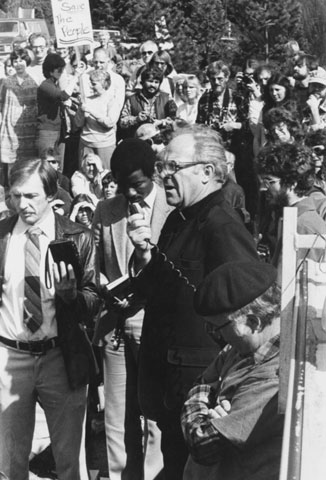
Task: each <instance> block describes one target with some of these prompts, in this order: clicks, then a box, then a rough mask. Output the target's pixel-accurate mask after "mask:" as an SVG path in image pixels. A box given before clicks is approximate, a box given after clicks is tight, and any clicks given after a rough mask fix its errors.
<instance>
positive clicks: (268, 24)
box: [228, 0, 307, 62]
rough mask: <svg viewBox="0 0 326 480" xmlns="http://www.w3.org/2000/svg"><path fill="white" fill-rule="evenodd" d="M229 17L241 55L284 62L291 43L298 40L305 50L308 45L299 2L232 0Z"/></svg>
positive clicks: (230, 0) (229, 5) (292, 0)
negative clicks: (238, 38) (236, 33)
mask: <svg viewBox="0 0 326 480" xmlns="http://www.w3.org/2000/svg"><path fill="white" fill-rule="evenodd" d="M228 18H229V19H230V20H231V21H232V22H233V23H234V24H235V25H236V26H237V28H238V30H239V34H240V52H239V53H240V55H242V56H243V54H245V55H246V56H250V55H256V56H258V57H263V58H264V57H265V59H267V60H268V59H271V60H274V61H276V62H282V61H283V59H284V45H285V43H286V42H287V41H288V40H290V39H294V40H297V41H298V42H299V44H300V45H301V46H302V47H304V46H305V45H306V43H307V42H306V39H305V36H304V32H303V23H302V5H301V2H300V1H297V0H277V1H275V0H229V2H228Z"/></svg>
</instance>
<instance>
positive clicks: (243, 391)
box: [181, 335, 283, 480]
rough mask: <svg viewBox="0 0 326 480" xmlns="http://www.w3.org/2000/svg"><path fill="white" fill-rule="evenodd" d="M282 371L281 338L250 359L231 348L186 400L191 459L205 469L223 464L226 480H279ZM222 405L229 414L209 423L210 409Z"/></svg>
mask: <svg viewBox="0 0 326 480" xmlns="http://www.w3.org/2000/svg"><path fill="white" fill-rule="evenodd" d="M278 367H279V335H277V336H275V337H274V338H272V339H271V340H270V341H268V342H266V343H265V344H263V345H262V346H261V347H260V348H259V349H258V350H257V351H256V352H255V353H254V354H253V355H248V356H241V355H240V354H239V353H238V352H237V351H236V350H235V349H234V348H233V347H231V346H230V345H228V346H227V347H225V349H224V350H223V351H222V352H221V353H220V354H219V355H218V357H217V359H216V361H215V362H213V363H212V364H211V365H210V366H209V367H208V369H207V370H206V371H205V372H204V374H203V377H202V382H203V384H202V385H197V386H195V387H193V388H192V389H191V390H190V392H189V394H188V399H187V401H186V402H185V405H184V408H183V412H182V417H181V423H182V428H183V433H184V436H185V439H186V442H187V445H188V447H189V448H190V452H191V455H192V457H193V459H194V460H195V461H197V462H198V463H200V464H203V465H215V464H216V463H219V462H220V469H221V470H220V471H219V473H220V472H222V473H221V478H223V480H231V479H232V480H233V479H237V480H238V479H239V480H240V479H242V480H244V479H247V478H248V479H249V478H250V479H252V480H253V479H255V480H256V479H259V480H260V479H261V480H263V479H264V478H269V479H272V478H273V479H274V478H275V479H276V478H278V470H279V462H280V450H281V440H282V431H283V430H282V428H283V417H282V416H281V415H278V414H277V394H278V386H279V378H278ZM222 400H228V401H229V402H230V404H231V410H230V412H229V414H228V415H226V416H225V417H221V418H217V419H211V418H210V415H209V409H214V408H215V407H216V406H217V405H218V404H219V403H220V402H221V401H222ZM266 472H269V473H268V475H267V476H266Z"/></svg>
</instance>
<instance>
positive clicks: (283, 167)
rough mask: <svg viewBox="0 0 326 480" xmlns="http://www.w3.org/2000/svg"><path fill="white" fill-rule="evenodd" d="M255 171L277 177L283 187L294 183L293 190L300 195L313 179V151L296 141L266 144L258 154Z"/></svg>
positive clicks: (304, 192)
mask: <svg viewBox="0 0 326 480" xmlns="http://www.w3.org/2000/svg"><path fill="white" fill-rule="evenodd" d="M257 173H258V174H259V175H272V176H274V177H278V178H280V180H281V185H282V186H285V187H293V186H294V185H295V189H294V192H295V193H296V194H297V195H298V196H299V197H302V196H304V195H306V194H307V193H308V192H309V190H310V189H311V188H312V186H313V184H314V180H315V162H314V156H313V152H312V150H311V149H310V148H308V147H306V146H304V145H300V144H298V143H275V144H271V145H268V146H266V147H264V148H263V149H262V150H261V151H260V152H259V154H258V158H257Z"/></svg>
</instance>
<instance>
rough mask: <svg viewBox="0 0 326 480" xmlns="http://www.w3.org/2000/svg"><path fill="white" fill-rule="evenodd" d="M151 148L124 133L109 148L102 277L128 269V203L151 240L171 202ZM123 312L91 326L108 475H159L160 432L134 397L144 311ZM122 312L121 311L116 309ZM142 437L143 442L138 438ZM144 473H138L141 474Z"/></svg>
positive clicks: (136, 478)
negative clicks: (111, 192)
mask: <svg viewBox="0 0 326 480" xmlns="http://www.w3.org/2000/svg"><path fill="white" fill-rule="evenodd" d="M155 159H156V157H155V153H154V151H153V150H152V149H151V147H150V146H149V144H148V143H146V142H144V141H143V140H139V139H133V138H131V139H127V140H124V141H123V142H121V143H120V144H119V145H118V146H117V147H116V149H115V151H114V152H113V155H112V160H111V169H112V174H113V176H114V178H115V179H116V181H117V184H118V190H119V192H120V194H117V195H116V196H115V197H113V198H110V199H107V200H104V201H102V202H99V203H98V205H97V208H96V211H95V214H94V219H93V228H94V232H95V239H96V243H97V245H98V249H99V254H100V262H101V273H102V275H103V278H102V283H103V282H104V283H107V282H108V281H109V282H114V281H115V280H117V279H119V278H120V277H122V276H123V275H125V274H127V273H128V262H129V260H130V257H131V255H132V252H133V250H134V247H133V245H132V243H131V241H130V240H129V238H128V236H127V231H126V227H127V219H128V216H129V215H130V208H132V206H133V204H135V203H137V205H138V208H141V212H142V215H144V217H145V218H146V220H147V221H148V223H149V224H150V225H151V230H152V236H153V237H152V238H153V241H154V242H156V241H157V240H158V237H159V235H160V232H161V228H162V226H163V224H164V222H165V219H166V218H167V216H168V214H169V212H170V211H171V207H169V206H168V205H167V203H166V198H165V193H164V190H163V188H162V187H160V186H159V185H158V184H156V183H155V182H154V181H153V175H154V162H155ZM135 308H136V311H133V312H132V313H129V314H126V315H125V316H124V317H123V318H122V317H120V318H117V317H119V313H121V312H117V314H115V312H112V311H110V312H109V318H103V319H102V320H101V321H100V322H99V325H98V327H97V329H96V334H95V338H94V342H95V343H96V344H100V345H103V361H104V392H105V431H106V438H107V454H108V463H109V476H110V480H122V479H124V480H141V479H142V478H146V479H147V480H154V479H157V480H159V479H160V478H162V477H161V476H160V473H159V472H160V471H161V470H162V468H163V461H162V455H161V451H160V432H159V430H158V428H157V426H156V424H155V422H152V421H148V420H147V419H146V418H145V420H144V422H145V424H144V428H145V433H144V438H143V433H142V428H143V427H142V426H141V419H140V416H141V411H140V408H139V403H138V400H137V395H138V386H137V376H138V371H137V370H138V353H139V345H140V337H141V330H142V324H143V316H144V310H143V308H144V304H143V302H142V301H141V302H137V305H136V306H135ZM122 313H123V312H122ZM143 442H144V444H143ZM143 474H144V477H143Z"/></svg>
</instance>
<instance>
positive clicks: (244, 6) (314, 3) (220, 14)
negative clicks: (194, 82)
mask: <svg viewBox="0 0 326 480" xmlns="http://www.w3.org/2000/svg"><path fill="white" fill-rule="evenodd" d="M89 1H90V9H91V15H92V22H93V26H94V28H101V27H104V28H105V27H106V28H108V27H118V28H120V29H121V31H122V34H123V35H128V36H131V37H135V38H136V39H137V40H138V41H139V42H142V41H144V40H146V39H153V40H155V23H157V21H159V20H160V19H161V17H162V16H164V19H165V21H166V25H167V28H168V30H169V34H170V37H171V40H172V41H173V43H174V46H175V47H174V50H173V52H172V53H173V59H174V62H175V66H176V68H177V70H179V71H196V70H197V69H200V68H202V67H203V66H205V65H207V63H209V62H210V61H212V60H215V59H217V58H223V59H225V60H227V61H229V62H232V61H233V62H234V63H237V64H239V63H243V59H244V58H245V57H249V56H257V57H260V58H266V56H268V57H269V59H270V60H271V61H276V62H282V60H283V56H284V49H283V46H284V44H285V43H286V42H287V41H288V40H290V39H295V40H297V41H298V42H299V45H300V47H301V49H303V50H305V51H307V52H310V53H316V54H317V55H318V56H320V57H321V58H322V60H323V62H324V63H326V55H325V52H324V50H325V45H326V1H325V0H89ZM19 5H21V6H25V7H26V8H27V7H29V8H30V7H34V8H35V10H36V16H37V17H42V18H45V19H46V20H47V21H48V23H49V25H50V27H51V25H53V18H52V9H51V0H0V9H2V10H3V11H4V12H6V13H8V14H10V13H12V12H13V11H14V10H15V9H17V7H18V6H19ZM226 7H227V9H226ZM228 22H231V25H232V33H233V36H235V37H236V39H237V41H233V42H225V41H223V38H224V37H225V36H226V33H227V24H228Z"/></svg>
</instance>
